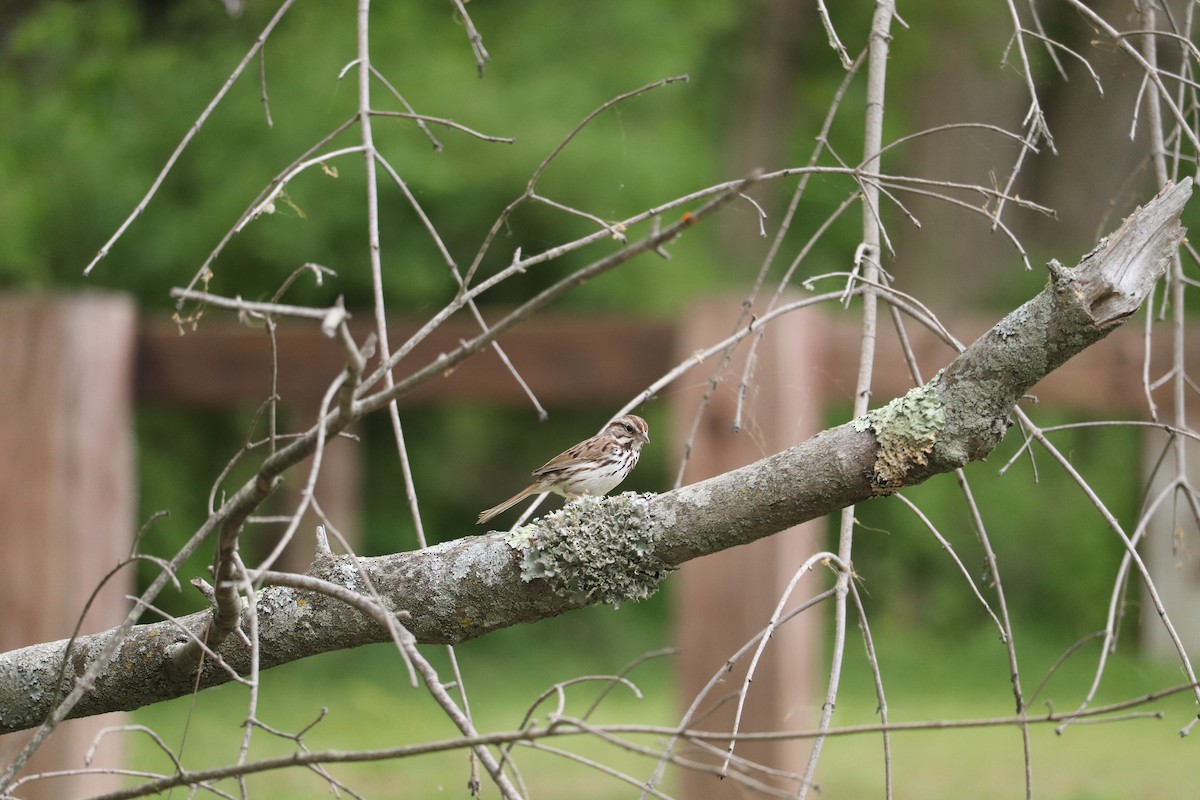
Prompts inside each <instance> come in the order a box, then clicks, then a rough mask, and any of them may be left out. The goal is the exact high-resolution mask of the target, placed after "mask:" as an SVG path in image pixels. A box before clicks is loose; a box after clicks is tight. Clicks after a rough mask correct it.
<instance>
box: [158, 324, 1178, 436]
mask: <svg viewBox="0 0 1200 800" xmlns="http://www.w3.org/2000/svg"><path fill="white" fill-rule="evenodd" d="M733 307H735V306H731V308H733ZM812 313H820V314H821V315H822V317H824V319H825V324H826V325H827V326H828V330H827V335H826V336H825V337H824V339H825V341H827V342H828V343H829V344H828V346H827V347H826V348H824V352H823V353H822V354H821V371H820V376H821V378H822V379H823V380H821V381H819V382H817V383H815V384H813V385H811V386H809V387H806V388H807V390H808V391H811V392H812V393H814V395H815V396H817V397H818V398H819V399H820V400H821V401H822V402H826V401H830V400H832V401H837V400H838V399H842V398H844V399H846V400H849V398H850V394H851V392H852V390H853V386H854V380H855V374H856V370H857V364H858V343H859V342H858V339H859V337H858V326H857V324H856V323H855V321H854V320H853V319H852V318H851V317H850V316H849V315H846V316H845V317H844V318H843V317H838V316H834V315H828V314H824V313H823V312H812ZM732 320H733V312H732V311H731V314H730V321H731V324H732ZM990 324H991V322H990V321H985V320H982V319H979V318H974V319H959V320H956V321H954V322H953V323H952V324H951V325H950V330H951V331H952V332H953V333H954V334H955V335H956V336H957V337H958V338H959V339H960V340H962V341H964V342H970V341H972V340H974V339H975V338H976V337H977V336H978V335H979V334H980V333H982V332H983V331H984V330H986V329H987V327H988V326H989V325H990ZM419 325H420V323H419V322H417V321H409V320H403V319H397V320H395V321H394V322H393V323H392V324H391V327H390V329H389V337H390V340H391V342H392V343H393V346H396V345H398V344H399V343H401V342H404V341H405V340H406V339H407V338H408V337H409V336H411V335H412V334H413V333H414V332H416V330H417V329H418V327H419ZM368 330H369V325H367V324H365V323H363V324H358V325H356V326H355V331H356V337H357V338H358V339H359V340H360V341H361V339H362V338H363V337H364V336H365V335H366V332H367V331H368ZM478 332H479V328H478V326H476V325H475V323H474V322H473V321H471V320H468V319H466V318H458V319H452V320H449V321H448V322H447V323H445V324H444V325H443V326H442V327H440V328H439V329H438V330H436V331H434V333H433V334H431V335H430V336H429V338H428V339H427V340H426V341H424V342H423V343H422V344H421V345H420V346H418V347H417V348H416V349H415V350H414V351H413V353H412V354H411V355H410V356H409V357H408V361H409V362H410V363H412V364H413V365H414V367H415V366H423V365H424V364H426V363H428V362H429V361H430V360H431V359H433V358H435V357H436V356H437V354H438V353H440V352H446V351H448V350H450V349H452V348H454V347H455V346H457V345H458V343H459V342H460V341H462V340H463V339H467V338H470V337H472V336H474V335H476V334H478ZM767 335H770V331H769V329H768V333H767ZM909 335H910V337H911V343H912V347H913V350H914V351H915V353H916V356H917V363H919V364H920V365H921V368H922V369H923V370H925V371H926V374H925V375H924V377H925V378H926V379H928V378H929V377H930V376H931V375H932V373H933V371H934V370H936V369H938V368H940V367H941V366H942V365H944V364H946V363H948V362H949V361H950V359H951V358H952V357H953V352H952V351H951V349H950V348H949V347H948V346H946V345H945V344H943V343H942V342H940V341H938V340H937V339H936V337H934V336H933V335H932V334H931V333H929V332H928V331H926V330H925V329H923V328H917V327H916V326H912V327H911V329H910V331H909ZM676 337H677V332H676V326H675V324H674V323H672V322H671V321H666V320H647V319H644V318H630V317H612V316H582V315H578V316H568V315H549V316H543V317H540V318H537V319H532V320H530V321H528V322H526V323H525V324H523V325H521V326H519V327H517V328H515V329H513V330H512V331H510V332H509V333H507V334H505V335H504V336H503V337H501V340H500V343H501V345H502V346H503V347H504V350H505V352H506V353H507V354H508V356H509V358H510V359H511V360H512V362H513V364H514V365H515V366H516V367H517V369H519V370H520V372H521V375H522V376H523V377H524V378H525V380H526V381H527V382H528V383H529V385H530V386H531V387H532V388H533V390H534V391H535V392H536V394H537V396H538V398H539V399H540V401H541V402H542V403H543V404H545V405H547V406H552V407H554V406H557V407H564V406H579V405H612V404H614V403H620V402H624V401H625V400H628V399H629V398H631V397H633V396H635V395H636V394H637V393H638V392H640V391H642V390H643V389H645V388H646V387H647V386H648V385H649V384H650V383H652V382H653V381H654V380H655V379H657V378H658V377H660V376H661V375H662V374H663V373H664V372H665V371H666V370H668V369H669V368H670V367H671V366H673V363H674V362H673V359H674V358H675V355H674V353H675V352H677V351H676V347H675V344H676ZM1171 344H1172V343H1171V341H1170V339H1169V338H1167V337H1166V336H1165V335H1160V336H1157V337H1155V338H1154V340H1153V347H1152V353H1151V371H1150V375H1151V378H1152V379H1153V378H1154V377H1156V376H1159V375H1162V374H1164V373H1165V372H1166V370H1167V369H1168V364H1169V361H1170V352H1171ZM743 346H745V345H744V343H743ZM278 348H279V376H278V386H279V392H280V394H281V396H282V397H283V399H284V400H285V401H287V402H292V403H297V404H301V405H304V406H310V405H315V403H316V402H317V401H318V400H319V399H320V397H321V395H322V394H323V393H324V392H325V389H326V388H327V387H328V385H329V381H330V380H331V379H332V378H333V377H334V376H336V375H337V374H338V372H339V371H340V370H341V369H342V366H343V364H344V355H343V352H342V350H341V348H340V347H339V346H338V345H337V343H336V342H334V341H332V340H330V339H328V338H326V337H325V336H323V335H322V334H321V333H320V331H319V330H318V328H317V326H316V324H315V323H303V322H292V321H287V322H285V323H284V324H281V325H280V326H279V328H278ZM1143 350H1144V341H1143V336H1142V330H1141V329H1140V326H1133V325H1130V326H1126V327H1124V328H1121V329H1119V330H1118V331H1116V332H1114V334H1113V335H1112V336H1111V337H1109V338H1108V339H1107V340H1105V341H1103V342H1101V343H1099V344H1097V345H1096V346H1094V347H1091V348H1089V349H1088V350H1086V351H1084V352H1083V353H1082V354H1081V355H1079V356H1078V357H1077V358H1075V359H1073V360H1072V361H1069V362H1068V363H1067V364H1066V365H1064V366H1063V367H1061V368H1060V369H1059V370H1057V371H1055V372H1054V373H1053V374H1051V375H1050V377H1049V378H1047V379H1046V380H1045V381H1043V382H1042V383H1041V384H1039V385H1038V386H1037V387H1036V388H1035V390H1034V394H1035V395H1036V396H1037V397H1038V399H1039V400H1040V401H1042V402H1045V403H1047V404H1050V405H1053V406H1056V407H1064V408H1070V409H1074V410H1078V411H1082V412H1085V413H1097V414H1100V413H1111V412H1114V411H1118V410H1120V411H1131V410H1132V411H1136V410H1139V409H1145V408H1146V400H1145V393H1144V390H1143V387H1142V381H1141V374H1142V369H1141V364H1142V356H1143ZM1185 352H1186V353H1187V356H1188V363H1187V365H1186V369H1187V370H1188V372H1189V373H1190V374H1197V373H1200V337H1197V336H1196V335H1195V334H1192V333H1189V337H1188V341H1187V342H1186V343H1185ZM707 370H708V367H707V366H702V367H700V372H698V373H697V374H698V375H702V376H703V377H704V379H707V378H708V374H709V373H708V371H707ZM403 372H404V364H401V365H400V367H399V368H398V370H397V375H401V374H403ZM136 376H137V379H136V391H137V397H138V399H139V400H140V401H142V402H149V403H170V404H174V405H180V406H188V407H208V408H221V407H232V406H237V405H245V404H247V403H256V402H259V401H261V400H262V399H264V398H265V397H266V396H267V394H268V391H269V387H270V346H269V343H268V338H267V335H266V333H265V332H264V331H263V330H261V329H254V328H249V327H246V326H243V325H239V324H237V323H234V322H232V321H226V320H213V319H209V320H205V321H204V322H202V323H201V325H200V327H199V329H198V330H196V331H194V332H188V333H187V334H186V335H180V333H179V329H178V327H177V326H175V325H173V324H169V323H165V322H154V321H150V322H143V324H142V325H141V328H140V330H139V334H138V344H137V367H136ZM686 380H688V381H689V382H690V381H694V380H695V378H689V379H686ZM912 386H913V381H912V379H911V377H910V376H909V374H908V370H907V368H906V367H905V362H904V359H903V358H902V357H901V352H900V346H899V343H898V341H897V339H896V337H895V336H894V335H892V334H891V330H890V328H888V327H885V328H883V329H881V335H880V338H879V344H878V351H877V354H876V370H875V387H874V393H875V395H876V399H877V400H878V401H880V402H882V401H884V400H887V399H890V398H891V397H894V396H896V395H900V394H903V393H904V392H906V391H907V390H908V389H909V388H911V387H912ZM452 400H453V401H459V402H461V401H467V402H478V403H485V404H489V405H496V404H500V405H520V404H524V403H527V402H528V401H527V400H526V398H525V396H524V393H523V392H522V390H521V388H520V387H519V386H518V385H517V384H516V382H515V381H514V380H513V379H512V377H511V375H510V374H509V373H508V370H507V369H506V368H505V367H504V365H503V364H502V363H501V361H500V359H499V357H498V356H496V355H495V353H493V352H491V351H488V352H486V353H484V354H483V355H481V356H479V357H478V358H476V359H475V360H474V361H472V362H471V363H470V364H469V365H468V366H467V367H464V368H460V369H457V370H454V371H451V372H450V373H448V374H446V375H444V376H442V377H441V378H440V379H437V380H434V381H431V382H430V383H428V384H425V385H424V386H422V387H420V388H419V389H417V390H416V391H414V392H412V393H411V394H410V395H407V396H406V397H404V398H403V399H402V402H403V403H405V404H413V405H423V404H432V403H441V402H448V401H452ZM1156 400H1157V401H1158V402H1160V404H1162V405H1163V406H1164V408H1169V406H1170V396H1169V394H1168V393H1167V392H1165V391H1164V392H1162V393H1161V395H1160V396H1157V397H1156Z"/></svg>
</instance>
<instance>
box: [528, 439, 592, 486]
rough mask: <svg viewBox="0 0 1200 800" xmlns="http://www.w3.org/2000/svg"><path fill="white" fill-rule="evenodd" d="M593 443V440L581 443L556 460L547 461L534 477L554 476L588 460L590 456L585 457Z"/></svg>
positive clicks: (559, 455) (536, 471)
mask: <svg viewBox="0 0 1200 800" xmlns="http://www.w3.org/2000/svg"><path fill="white" fill-rule="evenodd" d="M591 443H592V439H588V440H586V441H583V442H580V443H579V444H577V445H575V446H574V447H572V448H570V449H568V450H564V451H563V452H561V453H559V454H558V455H556V456H555V457H554V458H552V459H550V460H549V461H547V462H546V463H545V464H543V465H542V466H540V467H538V468H537V469H535V470H534V471H533V477H535V478H544V477H545V476H547V475H552V474H554V473H555V472H560V471H562V470H564V469H566V468H567V467H571V466H574V465H575V464H578V463H579V462H580V461H584V460H587V459H588V458H590V456H585V455H584V453H585V451H586V450H587V449H588V447H587V445H590V444H591Z"/></svg>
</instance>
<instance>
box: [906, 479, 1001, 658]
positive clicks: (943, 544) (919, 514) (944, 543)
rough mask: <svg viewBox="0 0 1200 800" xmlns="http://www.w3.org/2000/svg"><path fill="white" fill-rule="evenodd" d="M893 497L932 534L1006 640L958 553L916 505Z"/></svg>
mask: <svg viewBox="0 0 1200 800" xmlns="http://www.w3.org/2000/svg"><path fill="white" fill-rule="evenodd" d="M893 497H895V498H896V499H897V500H899V501H900V502H901V503H903V504H904V505H905V506H906V507H907V508H908V510H909V511H911V512H912V513H913V514H915V515H916V517H917V519H919V520H920V521H921V524H923V525H924V526H925V528H926V529H927V530H928V531H929V532H930V533H932V534H933V537H934V538H935V539H937V541H938V544H939V545H941V547H942V549H943V550H945V551H946V552H947V553H949V554H950V558H951V560H953V561H954V564H955V566H957V567H958V571H959V572H961V573H962V576H963V577H964V578H966V580H967V585H968V586H970V587H971V592H972V593H973V594H974V595H975V599H976V600H978V601H979V604H980V605H981V606H983V610H984V611H986V612H987V613H988V616H989V617H991V618H992V622H993V623H994V624H995V625H996V630H998V631H999V632H1000V638H1001V639H1004V638H1006V637H1007V634H1006V633H1005V631H1004V625H1002V624H1001V622H1000V619H999V618H998V617H997V616H996V612H995V611H992V607H991V605H989V604H988V601H987V600H986V599H984V597H983V594H982V593H981V592H980V591H979V587H978V586H977V585H976V584H975V579H974V578H972V577H971V572H970V571H969V570H968V569H967V568H966V566H965V565H964V564H963V563H962V559H960V558H959V557H958V553H956V552H954V548H953V547H952V546H951V544H950V542H949V541H948V540H947V539H946V537H944V536H942V534H941V531H939V530H938V529H937V526H936V525H934V524H933V521H932V520H931V519H929V517H927V516H926V515H925V512H924V511H922V510H921V509H920V507H919V506H917V504H916V503H914V502H913V501H911V500H909V499H908V498H907V497H905V496H904V494H902V493H900V492H897V493H896V494H894V495H893Z"/></svg>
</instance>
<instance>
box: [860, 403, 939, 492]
mask: <svg viewBox="0 0 1200 800" xmlns="http://www.w3.org/2000/svg"><path fill="white" fill-rule="evenodd" d="M934 383H936V382H934ZM852 424H853V425H854V429H855V430H859V431H865V430H868V429H869V430H872V431H874V432H875V438H876V440H877V441H878V442H879V452H878V454H877V455H876V457H875V484H876V486H877V487H878V491H880V492H889V491H894V490H895V489H897V488H899V487H900V486H902V485H903V482H904V476H905V475H907V474H908V471H909V470H910V469H912V468H913V467H915V466H925V465H926V464H928V463H929V454H930V453H931V452H933V446H934V445H935V444H937V440H938V435H939V434H940V433H941V431H942V426H943V425H945V424H946V410H945V408H943V406H942V403H941V400H940V399H939V398H938V394H937V391H936V390H935V389H934V388H933V383H930V384H926V385H925V386H919V387H917V388H916V389H912V390H911V391H909V393H908V394H906V395H904V396H903V397H897V398H896V399H895V400H893V401H892V402H890V403H888V404H887V405H886V406H883V407H882V408H876V409H873V410H871V411H868V412H867V413H866V414H864V415H863V416H861V417H859V418H858V419H855V420H854V421H853V423H852Z"/></svg>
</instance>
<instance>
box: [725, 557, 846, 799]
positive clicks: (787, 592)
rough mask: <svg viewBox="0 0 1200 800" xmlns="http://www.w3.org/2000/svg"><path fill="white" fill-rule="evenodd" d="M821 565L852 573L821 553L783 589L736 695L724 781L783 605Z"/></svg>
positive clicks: (838, 561) (795, 573)
mask: <svg viewBox="0 0 1200 800" xmlns="http://www.w3.org/2000/svg"><path fill="white" fill-rule="evenodd" d="M820 562H824V563H825V564H832V565H833V571H834V573H835V574H838V575H839V576H840V574H841V573H843V572H848V571H849V570H848V569H847V567H846V564H845V562H843V561H841V560H840V559H839V558H838V557H837V555H836V554H834V553H830V552H828V551H821V552H819V553H814V554H812V555H811V556H809V557H808V558H807V559H805V560H804V563H803V564H801V565H800V568H799V569H798V570H796V571H795V572H794V573H792V577H791V580H789V581H788V584H787V586H786V587H784V590H783V593H782V594H781V595H780V596H779V602H778V603H776V604H775V610H774V611H773V612H771V617H770V618H769V619H768V620H767V627H766V629H765V631H764V633H763V635H762V636H761V637H759V640H758V646H757V647H755V648H754V655H752V656H751V657H750V665H749V666H748V667H747V668H746V677H745V678H743V679H742V688H741V690H740V691H739V692H738V693H737V709H736V710H735V711H734V712H733V726H732V728H731V729H730V732H729V746H728V747H727V748H726V750H725V759H724V761H722V762H721V773H720V774H721V777H722V778H724V777H725V776H726V775H728V773H729V761H730V759H732V758H733V748H734V745H735V744H737V735H738V729H739V728H740V727H741V724H742V711H743V710H744V709H745V707H746V698H747V697H749V695H750V684H751V683H753V682H754V673H755V672H756V671H757V669H758V662H759V660H760V659H761V658H762V654H763V653H764V652H765V651H766V649H767V642H769V641H771V637H772V636H774V635H775V629H776V628H778V627H779V621H780V618H781V617H782V616H783V609H784V606H786V605H787V602H788V600H790V599H791V597H792V592H793V591H795V589H796V584H797V583H798V582H799V581H800V579H801V578H803V577H804V576H805V575H807V574H808V573H809V572H810V571H811V570H812V568H813V567H814V566H816V565H817V564H818V563H820Z"/></svg>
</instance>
